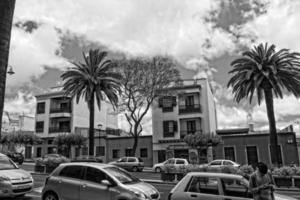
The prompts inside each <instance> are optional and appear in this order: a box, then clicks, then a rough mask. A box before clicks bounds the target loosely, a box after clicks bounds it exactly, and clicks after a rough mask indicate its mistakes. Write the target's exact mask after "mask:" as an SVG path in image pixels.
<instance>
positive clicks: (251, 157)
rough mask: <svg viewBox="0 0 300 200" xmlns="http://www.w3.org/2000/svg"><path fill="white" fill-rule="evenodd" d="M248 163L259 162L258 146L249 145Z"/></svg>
mask: <svg viewBox="0 0 300 200" xmlns="http://www.w3.org/2000/svg"><path fill="white" fill-rule="evenodd" d="M246 150H247V160H248V165H256V164H257V163H258V155H257V148H256V146H247V147H246Z"/></svg>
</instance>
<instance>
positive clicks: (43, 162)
mask: <svg viewBox="0 0 300 200" xmlns="http://www.w3.org/2000/svg"><path fill="white" fill-rule="evenodd" d="M66 162H70V161H69V159H67V158H66V157H63V156H62V157H59V158H56V157H48V158H44V159H43V158H38V159H36V161H35V168H36V169H39V167H41V166H44V167H46V172H47V173H50V172H52V171H53V170H54V169H55V168H56V167H57V166H58V165H60V164H61V163H66Z"/></svg>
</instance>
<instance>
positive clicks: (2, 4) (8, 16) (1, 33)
mask: <svg viewBox="0 0 300 200" xmlns="http://www.w3.org/2000/svg"><path fill="white" fill-rule="evenodd" d="M14 10H15V0H1V1H0V138H1V129H2V120H1V119H2V114H3V107H4V97H5V84H6V71H7V64H8V55H9V46H10V37H11V26H12V21H13V15H14Z"/></svg>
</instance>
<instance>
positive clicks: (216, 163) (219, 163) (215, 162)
mask: <svg viewBox="0 0 300 200" xmlns="http://www.w3.org/2000/svg"><path fill="white" fill-rule="evenodd" d="M221 164H222V162H221V161H219V160H218V161H213V162H211V163H210V165H221Z"/></svg>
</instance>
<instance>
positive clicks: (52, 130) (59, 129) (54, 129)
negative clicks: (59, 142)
mask: <svg viewBox="0 0 300 200" xmlns="http://www.w3.org/2000/svg"><path fill="white" fill-rule="evenodd" d="M63 132H71V129H70V127H50V128H49V133H63Z"/></svg>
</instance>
